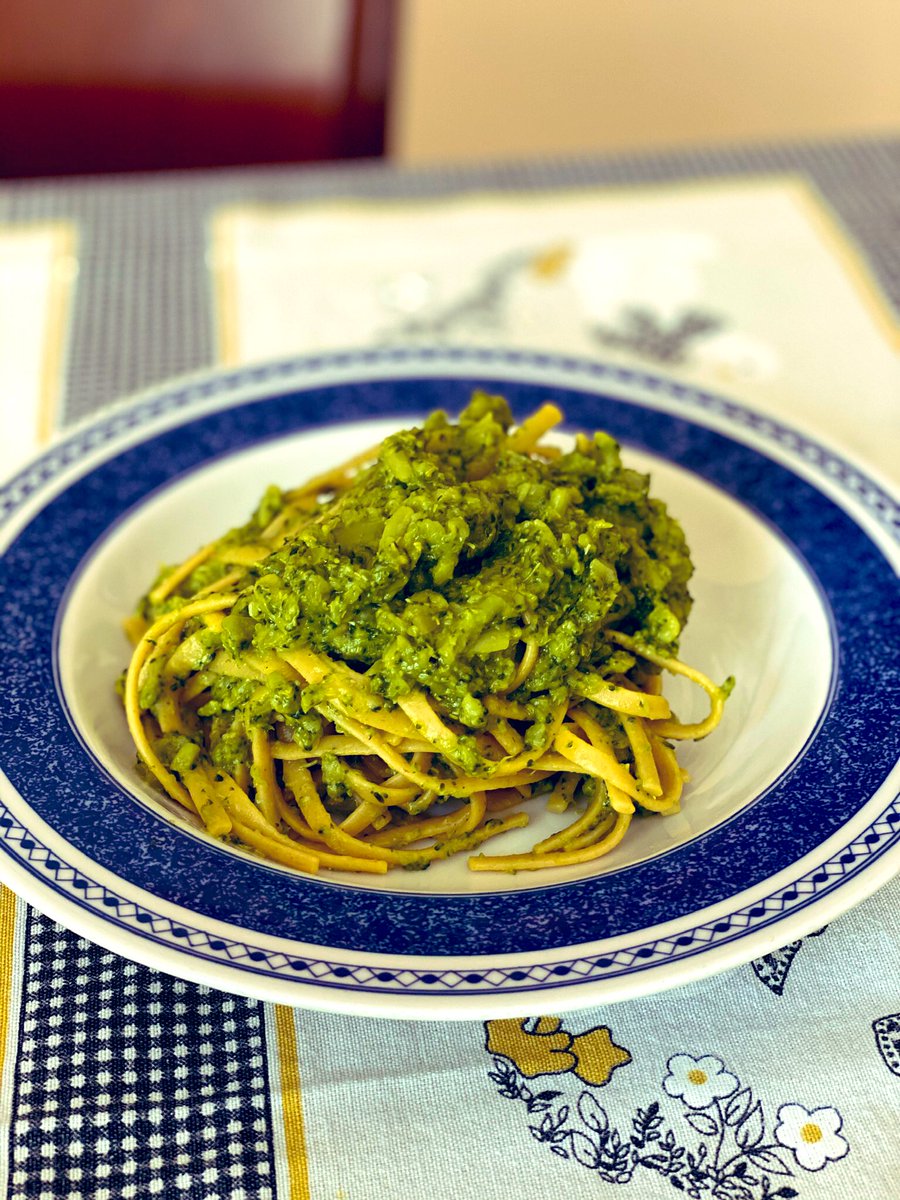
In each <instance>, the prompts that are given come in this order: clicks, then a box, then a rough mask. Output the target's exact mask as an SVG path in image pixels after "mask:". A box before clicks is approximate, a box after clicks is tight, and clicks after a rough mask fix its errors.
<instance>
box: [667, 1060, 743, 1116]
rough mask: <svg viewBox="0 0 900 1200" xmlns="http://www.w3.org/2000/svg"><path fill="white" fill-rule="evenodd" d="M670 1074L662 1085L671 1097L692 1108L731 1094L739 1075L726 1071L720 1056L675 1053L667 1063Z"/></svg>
mask: <svg viewBox="0 0 900 1200" xmlns="http://www.w3.org/2000/svg"><path fill="white" fill-rule="evenodd" d="M666 1066H667V1067H668V1068H669V1074H668V1075H667V1076H666V1077H665V1079H664V1080H663V1087H664V1088H665V1090H666V1091H667V1092H668V1094H669V1095H670V1096H678V1097H680V1098H681V1099H682V1100H683V1101H684V1102H685V1104H686V1105H687V1106H688V1107H689V1108H706V1107H708V1105H710V1104H712V1102H713V1101H714V1100H721V1099H722V1098H723V1097H724V1096H730V1095H731V1093H732V1092H733V1091H734V1090H735V1088H736V1087H737V1085H738V1081H737V1078H736V1077H735V1076H734V1075H732V1074H731V1073H730V1072H729V1071H726V1070H725V1064H724V1063H723V1062H722V1060H721V1058H716V1057H715V1056H714V1055H712V1054H706V1055H704V1056H703V1057H702V1058H693V1057H692V1056H691V1055H690V1054H675V1055H673V1056H672V1058H670V1059H669V1061H668V1062H667V1063H666Z"/></svg>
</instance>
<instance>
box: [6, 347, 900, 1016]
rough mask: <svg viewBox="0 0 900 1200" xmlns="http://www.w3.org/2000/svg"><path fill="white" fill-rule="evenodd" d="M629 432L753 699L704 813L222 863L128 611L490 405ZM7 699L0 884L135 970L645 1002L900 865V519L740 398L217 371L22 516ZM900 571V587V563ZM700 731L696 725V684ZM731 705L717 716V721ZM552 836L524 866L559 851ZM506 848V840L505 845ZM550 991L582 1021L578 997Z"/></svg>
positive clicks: (770, 941) (363, 995)
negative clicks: (363, 455)
mask: <svg viewBox="0 0 900 1200" xmlns="http://www.w3.org/2000/svg"><path fill="white" fill-rule="evenodd" d="M476 385H487V386H488V387H490V388H491V389H492V390H497V391H502V392H504V393H505V394H506V395H507V396H508V398H509V399H510V401H511V402H512V404H513V407H514V410H515V411H516V412H517V413H518V414H519V415H524V414H525V413H526V412H527V411H530V410H531V409H533V408H534V407H536V406H537V404H539V403H540V402H541V401H543V400H545V399H548V398H550V399H553V400H555V401H556V402H557V403H558V404H560V406H561V407H562V408H563V409H564V411H565V412H566V414H567V418H568V422H569V426H570V427H572V428H606V429H608V430H609V431H610V432H612V433H613V434H614V435H615V436H616V437H617V438H618V439H619V440H620V441H621V442H622V443H623V446H624V451H625V457H626V460H627V461H628V462H629V463H630V464H632V465H636V466H638V467H639V468H641V469H644V470H649V471H650V472H651V474H652V476H653V491H654V494H657V495H660V496H661V497H663V498H664V499H665V500H666V501H667V502H668V503H669V505H670V507H671V509H672V511H673V512H674V513H675V514H676V515H677V516H678V517H679V518H680V519H681V521H682V523H683V525H684V527H685V529H686V532H687V534H688V539H689V541H690V543H691V547H692V551H693V557H694V561H695V564H696V574H695V577H694V581H693V584H692V591H693V592H694V595H695V607H694V611H693V614H692V617H691V622H690V625H689V627H688V632H687V634H686V636H685V638H684V641H683V645H682V654H683V657H685V658H686V659H688V660H689V661H691V662H693V663H695V664H696V665H698V666H700V667H701V668H702V669H703V670H705V671H707V672H708V673H710V674H711V675H713V676H714V677H717V678H723V677H724V676H725V675H727V674H734V675H736V677H737V679H738V687H737V689H736V691H735V692H734V694H733V696H732V697H731V699H730V700H729V702H728V705H727V707H726V715H725V718H724V720H723V723H722V725H721V726H720V727H719V729H718V730H717V731H716V733H715V734H714V735H713V736H712V737H711V738H709V739H708V740H706V741H704V742H702V743H699V744H696V745H690V746H687V747H684V748H683V749H682V750H680V752H679V753H680V757H681V759H682V761H684V762H685V764H686V765H687V766H688V768H689V770H690V772H691V775H692V782H691V784H690V788H689V791H688V792H687V793H686V797H685V802H684V809H683V812H682V813H681V814H679V815H678V816H676V817H669V818H655V817H654V818H648V819H646V820H642V821H639V822H637V823H636V825H635V826H633V827H632V830H630V831H629V834H628V837H627V838H626V839H625V841H624V842H623V843H622V845H621V846H620V847H619V848H618V849H617V850H616V851H615V852H614V853H613V854H611V855H610V856H609V857H608V858H606V859H604V860H602V861H601V862H600V863H599V864H598V863H594V864H586V865H584V866H583V867H579V868H568V869H564V870H563V869H561V870H557V871H552V872H546V873H541V874H540V875H530V874H520V875H517V876H505V875H497V876H496V877H494V876H491V875H483V874H477V875H476V874H473V873H471V872H469V871H468V870H467V868H466V865H465V861H464V860H463V859H461V858H460V859H459V860H449V861H447V862H444V863H439V864H435V865H434V866H432V867H431V868H430V869H429V870H428V871H427V872H391V873H389V874H388V875H387V876H382V877H374V881H373V879H371V878H368V877H366V878H365V879H362V878H361V877H355V876H338V875H327V876H324V877H318V878H315V879H313V878H306V877H303V876H300V875H297V874H295V873H292V872H290V871H287V870H284V869H282V868H279V867H276V866H272V865H270V864H266V863H262V862H260V861H259V860H257V859H254V858H253V857H251V856H250V855H248V854H245V853H243V852H241V851H239V850H237V849H233V848H229V847H225V846H223V845H220V844H218V843H216V842H214V841H212V840H211V839H209V838H208V837H207V835H206V834H205V833H204V832H203V831H202V830H200V829H198V828H195V827H192V826H191V825H190V824H189V823H188V822H187V821H186V820H185V819H184V817H183V815H182V814H181V813H180V811H179V812H176V811H174V810H173V807H172V806H170V805H168V804H167V802H166V801H165V800H164V799H162V798H160V796H159V795H158V794H156V793H155V792H153V791H152V790H151V789H149V788H148V787H147V785H146V784H145V783H143V782H142V780H141V779H140V778H139V776H138V775H137V773H136V772H135V769H134V753H133V749H132V746H131V743H130V740H129V738H128V735H127V731H126V729H125V725H124V720H123V716H122V712H121V709H120V707H119V704H118V701H117V699H116V697H115V694H114V691H113V686H112V685H113V682H114V680H115V678H116V676H117V674H118V673H119V671H120V670H121V669H122V667H123V665H124V664H125V662H126V661H127V657H128V646H127V643H126V641H125V639H124V636H123V635H122V633H121V618H122V616H123V614H125V613H127V612H129V611H130V610H131V609H132V607H133V605H134V601H135V599H136V597H137V596H138V595H139V594H141V592H143V591H144V590H146V586H147V583H148V580H149V578H150V577H151V576H152V575H153V574H154V573H155V571H156V569H157V567H158V565H159V564H160V563H161V562H164V561H177V560H178V559H180V558H181V557H183V556H185V555H187V554H188V553H189V552H190V551H191V550H193V549H195V548H196V547H197V546H198V545H199V544H201V543H202V542H204V541H205V540H208V539H209V538H210V537H212V536H215V535H216V534H218V533H220V532H221V531H222V530H224V529H225V528H228V527H230V526H231V525H234V524H237V523H239V522H241V521H243V520H244V519H246V516H247V514H248V513H249V512H250V511H251V510H252V508H253V507H254V505H255V503H256V501H257V500H258V497H259V495H260V494H261V492H262V491H263V489H264V487H265V486H266V485H267V484H268V483H269V482H275V483H279V484H281V485H283V486H289V485H292V484H295V483H297V482H300V481H301V480H302V479H303V478H305V477H307V476H309V475H311V474H313V473H315V472H317V471H319V470H321V469H322V468H323V467H324V466H326V465H328V464H329V463H331V462H334V463H337V462H339V461H341V460H342V459H344V458H346V457H347V456H348V455H349V454H351V453H352V452H353V451H354V449H357V448H363V447H364V446H366V445H369V444H371V443H372V442H373V441H375V440H377V439H378V438H380V437H382V436H383V435H384V434H385V433H386V432H388V431H389V430H391V429H394V428H397V427H400V426H402V425H404V424H411V423H414V421H415V419H416V418H418V417H420V416H422V415H423V414H424V413H426V412H427V411H430V410H431V409H433V408H435V407H443V408H447V409H449V410H454V411H458V410H459V409H460V408H461V407H462V406H463V405H464V404H465V402H466V400H467V398H468V394H469V392H470V390H471V388H472V387H473V386H476ZM0 503H2V505H3V509H2V513H3V517H2V520H3V536H4V541H3V545H5V546H6V550H5V553H4V556H3V560H2V562H0V583H2V585H3V588H4V592H3V594H4V601H3V606H2V612H0V636H2V638H3V641H4V646H5V651H4V661H5V663H6V666H7V681H6V683H5V687H4V694H5V697H6V703H5V704H4V706H3V712H2V714H0V767H2V770H3V772H4V778H3V780H2V805H0V850H2V853H0V874H2V876H3V878H5V879H6V881H7V882H9V883H10V885H11V886H13V887H14V888H15V889H16V890H18V891H19V892H20V893H21V894H23V895H24V896H26V897H27V898H28V899H29V900H31V901H32V902H33V903H35V904H36V905H37V906H38V907H40V908H42V909H43V910H44V911H46V912H48V913H49V914H50V915H51V916H53V917H55V918H56V919H58V920H60V921H62V922H63V923H64V924H66V925H68V926H70V927H71V928H73V929H76V930H78V931H79V932H82V933H84V934H85V935H87V936H89V937H91V938H93V939H94V940H95V941H97V942H100V943H101V944H103V945H106V946H109V947H111V948H113V949H115V950H118V951H119V952H121V953H122V954H125V955H127V956H129V957H132V958H134V959H137V960H139V961H142V962H145V963H148V964H150V965H153V966H157V967H159V968H161V969H164V970H167V971H170V972H172V973H174V974H177V975H181V976H183V977H185V978H191V979H198V980H202V981H204V982H207V983H210V984H213V985H215V986H219V987H222V988H226V989H229V990H233V991H239V992H245V993H247V994H251V995H255V996H259V997H261V998H265V999H277V1000H280V1001H282V1002H288V1003H296V1004H305V1005H311V1006H316V1007H321V1008H333V1009H340V1010H346V1011H354V1012H363V1013H369V1014H377V1015H390V1016H415V1017H424V1018H432V1017H472V1016H475V1015H498V1014H503V1013H527V1012H533V1011H536V1010H537V1009H538V1008H540V1007H543V1006H546V1005H547V1004H548V1003H551V1002H552V1005H553V1007H554V1009H555V1010H561V1009H563V1008H566V1007H573V1006H580V1005H586V1004H589V1003H596V1002H598V1001H600V1000H613V999H619V998H623V997H626V996H633V995H636V994H639V993H642V992H648V991H653V990H657V989H660V988H664V987H668V986H672V985H674V984H677V983H680V982H683V981H685V980H688V979H694V978H698V977H700V976H702V975H704V974H707V973H709V972H712V971H715V970H721V969H724V968H726V967H728V966H731V965H734V964H737V963H739V962H743V961H746V960H748V959H749V958H752V957H755V956H757V955H759V954H762V953H765V952H767V951H769V950H771V949H773V948H775V947H777V946H780V945H783V944H785V943H787V942H788V941H791V940H793V939H795V938H797V937H799V936H802V935H803V934H804V933H807V932H809V931H810V930H811V929H814V928H817V927H819V926H820V925H822V924H824V923H826V922H827V921H828V920H830V919H832V918H833V917H834V916H835V915H836V914H837V913H839V912H840V911H842V910H844V909H846V908H848V907H849V906H850V905H852V904H854V903H856V902H857V901H859V900H860V899H862V898H863V897H864V896H866V895H868V894H869V893H870V892H871V891H872V890H873V889H874V888H875V887H877V886H878V885H879V884H880V883H882V882H884V881H885V880H886V879H887V878H889V877H890V875H891V874H892V873H893V871H895V870H896V869H897V866H898V862H900V810H898V806H897V790H898V789H897V768H896V764H897V758H898V744H897V733H896V731H895V730H894V729H893V728H892V727H891V724H890V722H887V721H885V719H884V712H885V705H886V704H887V703H888V701H889V697H890V695H891V694H892V689H893V694H894V695H896V689H897V687H898V682H900V677H898V669H897V665H896V663H895V662H894V661H893V656H892V655H891V653H890V638H889V636H888V633H887V625H886V622H887V621H888V620H889V618H890V615H891V614H892V613H893V614H896V612H897V608H898V605H897V579H896V562H897V542H896V536H897V535H896V530H897V523H896V522H897V505H896V502H895V501H894V500H893V499H892V498H891V497H890V496H888V495H887V494H886V493H885V492H884V490H883V489H882V488H881V487H880V486H879V485H878V484H877V483H875V482H874V481H872V480H869V479H867V478H866V477H865V476H864V475H862V474H861V473H860V472H859V471H858V470H857V469H856V468H854V467H853V466H851V465H850V464H848V463H846V462H845V461H844V460H842V459H841V458H840V457H839V456H837V455H836V454H834V453H833V452H832V451H830V450H829V449H828V448H826V447H824V446H822V445H820V444H819V443H817V442H816V441H814V440H812V439H810V438H808V437H806V436H804V435H802V434H800V433H798V432H796V431H794V430H791V429H787V428H785V427H783V426H781V425H779V424H778V423H776V422H774V421H772V420H770V419H768V418H765V417H762V416H760V415H759V414H756V413H753V412H752V411H750V410H748V409H746V408H744V407H742V406H740V405H737V404H735V403H734V402H732V401H729V400H726V399H723V398H721V397H716V396H710V395H707V394H703V393H699V392H694V391H692V390H690V389H689V388H686V387H684V386H683V385H680V384H677V383H674V382H673V381H670V380H666V379H662V378H656V377H651V376H645V375H638V374H635V373H632V372H628V371H624V370H621V369H618V368H611V367H606V366H603V365H602V364H597V363H579V362H572V361H568V360H566V361H563V360H556V359H553V358H551V357H549V356H545V355H540V356H537V355H526V354H512V353H500V352H475V351H472V352H453V353H450V352H448V353H446V354H443V355H441V354H438V353H435V352H428V351H423V350H402V351H397V350H391V351H385V352H360V353H357V354H349V353H348V354H342V355H334V356H330V357H328V358H317V359H306V360H302V361H294V362H289V363H276V364H268V365H266V366H263V367H256V368H248V369H245V370H239V371H230V372H224V373H217V374H213V375H209V376H206V377H202V378H193V379H189V380H186V381H176V382H175V383H173V384H171V385H169V386H167V387H164V388H162V389H159V390H157V391H155V392H154V393H151V394H149V395H147V396H144V397H141V398H139V399H138V400H137V401H135V402H133V403H132V404H131V405H129V406H126V407H122V408H117V409H116V410H113V411H111V412H109V413H107V414H106V415H104V416H102V417H100V418H98V419H97V420H95V421H94V422H92V423H90V424H88V425H86V426H83V427H81V428H80V429H79V430H77V431H76V432H74V433H73V434H71V435H70V436H69V437H68V438H67V439H66V440H65V441H63V442H61V443H59V444H58V445H57V446H56V447H54V449H53V450H52V451H50V452H49V453H48V454H47V455H45V456H43V457H42V458H41V459H38V460H37V461H36V462H35V463H34V464H32V466H31V467H30V468H29V469H28V470H26V471H25V472H24V473H23V474H22V475H21V476H19V477H18V478H17V479H16V480H14V481H13V482H12V483H11V484H10V485H9V486H8V487H7V488H6V489H5V490H4V491H3V493H0ZM892 564H894V565H892ZM666 690H667V694H668V695H670V696H671V697H672V698H673V700H674V702H675V706H676V707H677V709H678V711H679V714H680V715H681V716H683V717H687V718H690V717H691V715H692V712H691V705H692V704H693V703H698V704H699V702H698V701H696V698H695V697H693V696H691V695H690V694H689V693H688V692H687V691H685V692H684V693H683V694H682V693H680V689H679V687H678V681H674V682H672V681H670V682H669V683H667V689H666ZM699 707H702V704H699ZM551 820H552V818H550V817H548V816H546V815H538V814H536V815H535V820H534V822H533V824H532V825H531V826H530V827H529V828H528V829H527V830H525V831H519V832H517V833H512V834H508V835H506V837H505V839H504V847H503V848H504V849H510V850H515V849H518V848H526V847H527V846H530V845H531V844H533V842H534V841H535V840H537V837H539V836H542V835H543V833H544V832H545V831H546V830H547V829H549V827H550V826H549V824H548V822H550V821H551ZM498 848H499V846H498ZM551 997H552V1000H551Z"/></svg>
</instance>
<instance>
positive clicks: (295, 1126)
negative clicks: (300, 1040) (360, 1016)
mask: <svg viewBox="0 0 900 1200" xmlns="http://www.w3.org/2000/svg"><path fill="white" fill-rule="evenodd" d="M272 1015H273V1018H274V1023H275V1045H276V1047H277V1051H278V1073H279V1082H280V1085H281V1086H280V1088H279V1092H280V1096H281V1121H282V1127H283V1131H284V1150H285V1157H286V1159H287V1163H286V1166H287V1170H286V1177H287V1184H288V1197H289V1200H310V1193H309V1162H308V1159H307V1156H306V1132H305V1129H304V1125H303V1095H302V1092H301V1088H300V1056H299V1054H298V1051H297V1030H296V1028H295V1026H294V1021H295V1019H296V1018H295V1014H294V1010H293V1009H292V1008H287V1007H286V1006H285V1005H283V1004H276V1005H274V1006H273V1008H272ZM273 1116H275V1117H276V1119H277V1114H274V1113H273Z"/></svg>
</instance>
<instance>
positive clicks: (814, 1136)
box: [489, 1054, 849, 1200]
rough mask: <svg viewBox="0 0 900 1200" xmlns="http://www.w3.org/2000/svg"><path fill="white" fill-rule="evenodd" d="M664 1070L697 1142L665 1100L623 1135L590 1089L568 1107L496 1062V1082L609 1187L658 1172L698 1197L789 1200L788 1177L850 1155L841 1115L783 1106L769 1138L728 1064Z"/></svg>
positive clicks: (684, 1061)
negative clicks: (667, 1111) (679, 1126)
mask: <svg viewBox="0 0 900 1200" xmlns="http://www.w3.org/2000/svg"><path fill="white" fill-rule="evenodd" d="M666 1066H667V1074H666V1075H665V1077H664V1078H663V1080H662V1090H663V1092H665V1093H666V1095H668V1096H670V1097H673V1098H675V1099H678V1100H680V1101H681V1103H682V1104H683V1106H684V1111H683V1113H682V1116H683V1118H684V1121H685V1122H686V1124H687V1125H688V1126H689V1127H690V1128H691V1130H693V1132H694V1133H695V1134H697V1135H699V1138H700V1139H702V1140H700V1142H699V1144H697V1139H696V1138H694V1137H690V1135H688V1137H685V1136H684V1135H685V1133H686V1130H682V1131H681V1132H677V1131H676V1130H674V1129H672V1128H669V1127H668V1126H667V1124H666V1121H665V1118H664V1116H663V1114H662V1112H661V1111H660V1102H659V1101H658V1100H653V1101H651V1102H650V1103H649V1104H648V1105H647V1106H646V1108H637V1109H636V1110H635V1112H634V1114H633V1116H632V1118H631V1127H630V1129H625V1130H621V1129H617V1128H616V1127H615V1126H614V1125H612V1124H611V1123H610V1119H609V1116H608V1114H607V1112H606V1110H605V1109H604V1108H603V1107H602V1105H601V1104H600V1103H599V1101H598V1099H597V1097H596V1095H595V1093H594V1092H593V1091H592V1090H590V1089H586V1090H582V1091H581V1092H580V1093H579V1095H578V1098H577V1101H576V1102H575V1103H574V1104H572V1103H566V1102H564V1099H563V1097H564V1093H563V1092H562V1091H560V1090H558V1089H555V1088H553V1089H547V1090H543V1089H541V1088H540V1087H539V1086H538V1085H539V1082H540V1080H539V1078H538V1079H536V1080H535V1079H530V1080H526V1079H525V1078H524V1077H523V1076H522V1074H521V1073H520V1072H519V1071H518V1070H517V1068H516V1067H515V1066H514V1065H513V1063H512V1062H511V1061H510V1060H508V1059H506V1058H504V1057H499V1056H495V1057H494V1060H493V1070H492V1071H491V1072H489V1078H490V1079H491V1080H492V1081H493V1082H494V1083H495V1084H496V1085H497V1091H498V1094H499V1095H500V1096H502V1097H504V1098H505V1099H508V1100H515V1101H519V1102H521V1103H523V1104H524V1105H525V1109H526V1111H527V1113H528V1114H529V1116H531V1117H533V1118H534V1120H533V1121H532V1122H531V1123H530V1124H529V1126H528V1129H529V1132H530V1133H531V1136H532V1137H533V1138H534V1139H535V1140H536V1141H538V1142H543V1143H545V1144H546V1145H548V1146H549V1148H550V1150H551V1152H552V1153H553V1154H555V1155H557V1156H558V1157H560V1158H565V1159H573V1160H575V1161H576V1162H578V1163H580V1164H581V1165H582V1166H583V1167H586V1168H587V1169H588V1170H590V1171H594V1172H596V1174H597V1176H598V1177H599V1178H600V1179H602V1180H603V1181H604V1182H606V1183H614V1184H627V1183H631V1182H632V1181H633V1180H634V1179H635V1178H636V1177H638V1176H640V1174H641V1172H651V1173H654V1174H656V1175H659V1176H660V1177H661V1178H663V1179H666V1180H668V1182H669V1184H670V1185H671V1186H672V1187H673V1188H674V1189H675V1190H676V1191H680V1192H682V1193H684V1195H685V1196H689V1197H691V1200H704V1198H707V1197H708V1198H709V1200H776V1198H777V1200H792V1198H793V1197H796V1196H799V1194H800V1193H799V1192H798V1191H797V1189H796V1188H795V1187H793V1186H792V1185H791V1184H790V1183H788V1182H786V1180H787V1179H790V1178H793V1176H794V1171H795V1169H796V1168H797V1167H801V1168H802V1169H803V1170H804V1171H819V1170H821V1169H823V1168H824V1167H825V1166H827V1165H828V1163H830V1162H832V1161H835V1160H836V1159H839V1158H842V1157H843V1156H844V1155H845V1154H846V1153H847V1152H848V1149H849V1146H848V1145H847V1142H846V1139H845V1138H843V1137H842V1136H841V1134H840V1130H841V1127H842V1124H843V1121H842V1117H841V1115H840V1113H839V1112H838V1111H837V1109H835V1108H831V1107H823V1108H818V1109H812V1110H810V1109H807V1108H805V1107H804V1106H803V1105H800V1104H793V1103H792V1104H783V1105H781V1107H780V1108H779V1109H778V1113H777V1116H776V1121H775V1125H774V1128H771V1131H770V1123H769V1121H768V1120H767V1117H766V1114H765V1113H764V1111H763V1106H762V1104H761V1102H760V1101H759V1100H757V1099H756V1098H755V1097H754V1095H753V1092H752V1090H751V1089H750V1088H749V1087H744V1086H743V1085H742V1084H741V1082H740V1080H739V1079H738V1077H737V1076H736V1075H734V1074H733V1073H732V1072H731V1071H729V1070H728V1069H727V1068H726V1066H725V1064H724V1063H723V1062H722V1060H721V1059H719V1058H716V1057H715V1056H714V1055H701V1056H699V1057H695V1056H693V1055H690V1054H675V1055H673V1056H672V1057H671V1058H670V1059H669V1060H668V1062H667V1064H666ZM557 1078H559V1076H558V1075H557Z"/></svg>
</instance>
